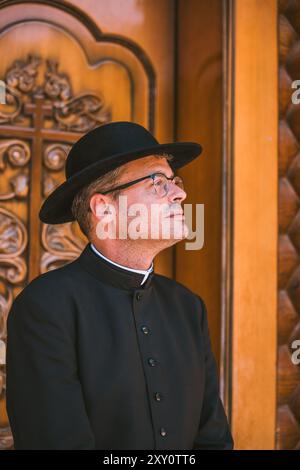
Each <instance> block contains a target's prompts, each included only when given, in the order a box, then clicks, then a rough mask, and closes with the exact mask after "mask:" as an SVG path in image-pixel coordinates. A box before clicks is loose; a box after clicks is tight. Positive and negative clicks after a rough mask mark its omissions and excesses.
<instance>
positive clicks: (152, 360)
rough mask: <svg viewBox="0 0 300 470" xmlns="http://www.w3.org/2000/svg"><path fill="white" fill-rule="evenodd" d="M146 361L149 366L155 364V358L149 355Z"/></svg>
mask: <svg viewBox="0 0 300 470" xmlns="http://www.w3.org/2000/svg"><path fill="white" fill-rule="evenodd" d="M148 363H149V364H150V366H152V367H154V366H155V365H156V360H155V359H153V357H149V359H148Z"/></svg>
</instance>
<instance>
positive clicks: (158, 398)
mask: <svg viewBox="0 0 300 470" xmlns="http://www.w3.org/2000/svg"><path fill="white" fill-rule="evenodd" d="M154 396H155V400H156V401H161V400H162V395H161V394H160V393H159V392H156V393H155V394H154Z"/></svg>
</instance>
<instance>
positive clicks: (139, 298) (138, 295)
mask: <svg viewBox="0 0 300 470" xmlns="http://www.w3.org/2000/svg"><path fill="white" fill-rule="evenodd" d="M142 297H143V294H141V292H138V293H137V294H136V296H135V298H136V300H141V298H142Z"/></svg>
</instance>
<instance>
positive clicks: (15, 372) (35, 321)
mask: <svg viewBox="0 0 300 470" xmlns="http://www.w3.org/2000/svg"><path fill="white" fill-rule="evenodd" d="M25 290H26V289H25ZM23 294H24V291H23V292H21V294H20V295H19V296H18V297H17V298H16V299H15V301H14V303H13V305H12V307H11V309H10V312H9V315H8V320H7V353H6V373H7V382H6V404H7V413H8V417H9V421H10V425H11V430H12V434H13V438H14V447H15V449H94V448H95V441H94V436H93V433H92V430H91V427H90V423H89V419H88V416H87V413H86V409H85V404H84V399H83V394H82V389H81V384H80V382H79V380H78V376H77V366H76V350H75V346H74V340H73V339H72V334H71V331H70V324H71V321H70V320H69V322H70V323H69V325H68V322H67V321H66V315H63V313H66V312H63V311H62V310H63V309H59V308H58V306H57V308H56V309H53V308H50V307H49V302H48V304H47V299H45V301H44V302H43V303H42V305H41V302H40V301H38V300H37V299H36V298H35V297H33V296H32V295H31V296H30V295H28V294H26V295H23ZM39 297H40V296H39ZM51 303H52V305H53V304H54V302H51ZM73 328H74V327H73ZM71 330H72V328H71Z"/></svg>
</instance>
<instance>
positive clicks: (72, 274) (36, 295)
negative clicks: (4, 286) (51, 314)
mask: <svg viewBox="0 0 300 470" xmlns="http://www.w3.org/2000/svg"><path fill="white" fill-rule="evenodd" d="M77 260H78V258H76V259H75V260H73V261H71V262H69V263H67V264H65V265H63V266H59V267H57V268H55V269H51V270H49V271H46V272H44V273H42V274H40V275H38V276H37V277H35V278H34V279H32V280H31V281H30V282H29V283H28V284H27V285H26V286H25V287H24V289H23V290H22V291H21V292H20V293H19V294H18V295H17V296H16V297H15V302H19V301H20V300H21V299H22V300H23V299H34V300H35V301H36V302H39V301H41V302H42V303H45V301H47V302H49V303H51V302H52V301H54V302H58V301H59V300H60V298H61V297H63V296H64V297H65V296H66V294H67V293H68V292H69V290H70V289H71V290H73V289H74V284H76V279H78V276H77V272H78V262H77ZM78 282H79V281H78Z"/></svg>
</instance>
